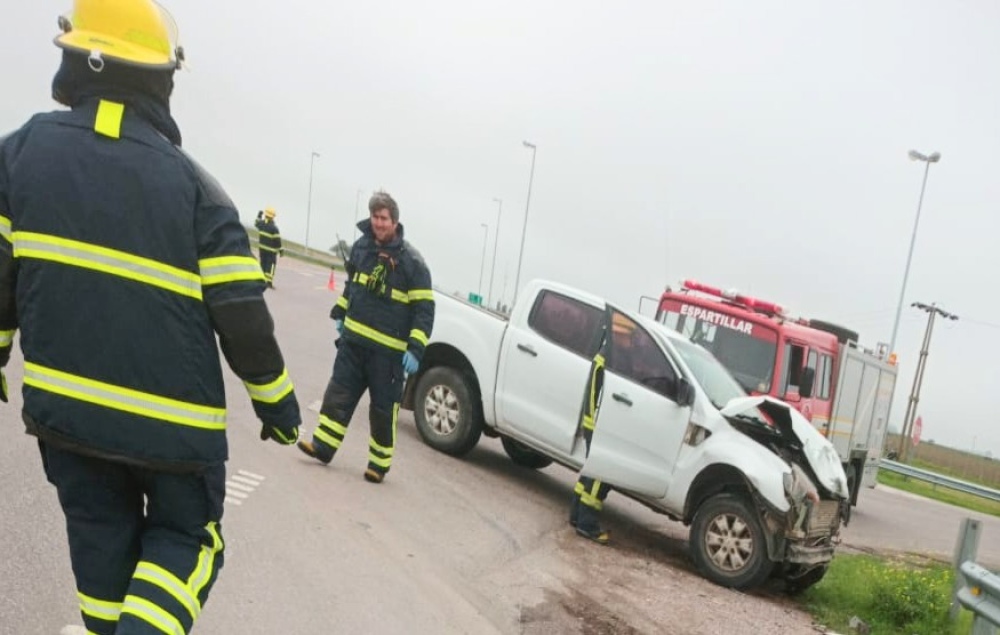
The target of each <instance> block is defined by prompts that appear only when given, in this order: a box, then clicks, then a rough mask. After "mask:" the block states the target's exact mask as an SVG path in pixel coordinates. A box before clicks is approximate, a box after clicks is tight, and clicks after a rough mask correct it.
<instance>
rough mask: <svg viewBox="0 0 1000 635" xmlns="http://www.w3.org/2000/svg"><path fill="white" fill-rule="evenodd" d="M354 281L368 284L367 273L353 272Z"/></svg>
mask: <svg viewBox="0 0 1000 635" xmlns="http://www.w3.org/2000/svg"><path fill="white" fill-rule="evenodd" d="M354 281H355V282H357V283H359V284H368V274H367V273H356V274H354Z"/></svg>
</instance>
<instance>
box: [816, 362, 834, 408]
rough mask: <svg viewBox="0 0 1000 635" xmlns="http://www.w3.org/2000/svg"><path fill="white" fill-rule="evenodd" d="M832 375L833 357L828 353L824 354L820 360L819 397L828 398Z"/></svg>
mask: <svg viewBox="0 0 1000 635" xmlns="http://www.w3.org/2000/svg"><path fill="white" fill-rule="evenodd" d="M832 376H833V357H831V356H830V355H824V356H823V361H822V368H821V369H820V372H819V398H820V399H829V398H830V383H831V381H830V379H831V377H832Z"/></svg>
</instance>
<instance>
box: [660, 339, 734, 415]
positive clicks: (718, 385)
mask: <svg viewBox="0 0 1000 635" xmlns="http://www.w3.org/2000/svg"><path fill="white" fill-rule="evenodd" d="M671 343H672V344H673V345H674V348H675V349H677V354H678V355H680V356H681V359H683V360H684V363H685V364H687V367H688V368H690V369H691V372H692V373H693V374H694V378H695V379H696V380H697V381H698V383H699V384H700V385H701V387H702V389H703V390H704V391H705V395H706V396H707V397H708V399H709V401H711V402H712V405H714V406H715V407H716V408H719V409H720V410H721V409H722V408H724V407H725V405H726V404H727V403H729V401H730V400H732V399H735V398H737V397H746V396H747V393H746V391H745V390H743V387H742V386H740V384H739V383H738V382H737V381H736V380H735V379H733V376H732V375H730V374H729V371H727V370H726V369H725V367H724V366H723V365H722V364H720V363H719V361H718V360H717V359H715V358H714V357H712V354H711V353H709V352H708V351H706V350H705V349H704V348H702V347H701V346H698V345H695V344H692V343H690V342H687V341H684V340H678V339H673V340H671Z"/></svg>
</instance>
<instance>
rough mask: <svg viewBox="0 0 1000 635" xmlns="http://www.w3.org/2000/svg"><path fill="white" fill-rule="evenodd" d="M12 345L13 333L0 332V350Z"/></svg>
mask: <svg viewBox="0 0 1000 635" xmlns="http://www.w3.org/2000/svg"><path fill="white" fill-rule="evenodd" d="M13 343H14V331H0V348H4V347H7V346H10V345H11V344H13Z"/></svg>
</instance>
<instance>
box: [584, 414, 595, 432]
mask: <svg viewBox="0 0 1000 635" xmlns="http://www.w3.org/2000/svg"><path fill="white" fill-rule="evenodd" d="M583 427H584V428H586V429H587V430H593V429H594V417H592V416H591V415H589V414H586V413H585V414H584V415H583Z"/></svg>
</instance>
